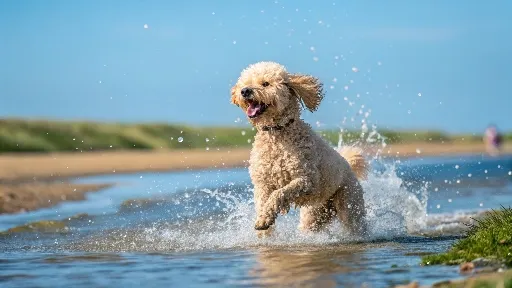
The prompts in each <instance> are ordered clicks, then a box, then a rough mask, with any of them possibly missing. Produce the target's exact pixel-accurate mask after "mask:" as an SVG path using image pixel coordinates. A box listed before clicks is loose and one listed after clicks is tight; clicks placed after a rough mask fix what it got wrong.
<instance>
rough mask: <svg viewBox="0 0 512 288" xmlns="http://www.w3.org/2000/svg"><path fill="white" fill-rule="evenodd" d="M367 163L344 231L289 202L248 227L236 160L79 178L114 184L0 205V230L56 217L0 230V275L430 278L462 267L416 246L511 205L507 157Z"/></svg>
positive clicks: (309, 282) (226, 280)
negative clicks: (302, 220) (5, 211)
mask: <svg viewBox="0 0 512 288" xmlns="http://www.w3.org/2000/svg"><path fill="white" fill-rule="evenodd" d="M373 167H374V171H373V173H372V174H371V176H370V178H369V179H368V180H367V181H365V182H364V183H363V186H364V188H365V201H366V206H367V214H368V217H367V218H368V219H367V220H368V222H369V224H370V227H371V228H370V230H371V233H370V234H371V235H370V237H368V238H365V239H356V238H350V237H348V236H346V233H344V231H343V228H342V227H341V226H340V225H339V224H338V223H334V224H333V225H331V226H330V227H329V228H328V230H327V231H324V232H321V233H318V234H314V235H305V234H301V233H300V232H298V231H297V229H296V226H297V224H298V216H297V211H291V213H290V214H288V215H286V216H280V217H279V218H278V220H277V225H276V229H275V231H274V232H275V233H274V234H273V235H272V236H271V237H270V238H265V239H259V238H257V237H256V236H255V233H254V230H253V221H254V217H255V215H254V211H253V210H254V208H253V202H252V198H251V193H252V190H251V185H250V181H249V177H248V174H247V171H246V170H244V169H235V170H218V171H193V172H182V173H146V174H132V175H109V176H101V177H90V178H86V179H78V180H77V181H80V182H116V183H120V185H118V186H115V187H112V188H109V189H107V190H105V191H102V192H99V193H92V194H89V196H88V199H87V201H83V202H76V203H64V204H61V205H59V206H56V207H52V208H49V209H42V210H39V211H35V212H30V213H25V214H19V215H4V216H0V230H6V229H8V228H12V227H15V226H18V225H22V224H25V223H27V222H32V221H38V220H62V222H58V223H60V225H58V227H56V228H57V229H52V228H50V229H49V230H47V231H34V229H32V230H31V229H28V232H24V233H11V234H9V235H0V286H1V287H91V286H109V287H112V286H115V287H118V286H119V287H128V286H140V285H145V286H148V287H160V286H178V287H181V286H186V287H202V286H204V287H206V286H208V287H212V286H266V285H269V286H297V285H305V286H322V287H323V286H326V287H330V286H344V287H351V286H355V287H360V286H361V285H362V284H366V287H388V286H392V285H394V284H400V283H405V282H407V281H412V280H417V281H419V282H420V284H431V283H433V282H436V281H439V280H444V279H447V278H458V277H460V275H459V274H458V269H457V267H447V266H434V267H430V266H429V267H422V266H420V265H419V263H420V255H422V254H424V253H432V252H439V251H443V250H445V249H447V248H448V247H449V246H450V245H451V244H452V243H453V241H455V239H457V237H458V236H460V235H461V233H463V231H464V228H465V226H464V225H463V224H462V223H469V221H471V219H470V218H469V217H470V216H474V215H475V214H476V213H478V212H480V211H485V210H487V209H491V208H499V207H500V205H505V206H508V205H511V204H512V175H510V174H512V172H510V171H512V157H510V156H504V157H500V158H487V157H482V156H460V157H451V158H446V157H445V158H425V159H414V160H402V161H401V162H376V163H373ZM128 199H132V200H131V201H129V202H124V201H125V200H128ZM141 199H142V200H141ZM78 213H87V215H82V216H81V217H72V216H73V215H76V214H78ZM54 228H55V227H54Z"/></svg>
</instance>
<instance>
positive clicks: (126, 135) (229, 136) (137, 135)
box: [0, 119, 512, 153]
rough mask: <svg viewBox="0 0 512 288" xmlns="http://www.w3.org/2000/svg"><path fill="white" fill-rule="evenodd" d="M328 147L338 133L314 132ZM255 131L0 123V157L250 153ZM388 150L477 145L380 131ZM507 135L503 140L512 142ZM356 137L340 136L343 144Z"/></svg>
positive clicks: (469, 138) (435, 135)
mask: <svg viewBox="0 0 512 288" xmlns="http://www.w3.org/2000/svg"><path fill="white" fill-rule="evenodd" d="M318 132H319V133H320V134H321V135H322V136H324V138H325V139H327V140H329V141H330V142H332V143H333V144H335V143H337V141H338V131H334V130H332V131H318ZM254 133H255V131H253V130H252V129H251V128H250V127H247V128H234V127H233V128H230V127H191V126H186V125H175V124H163V123H153V124H120V123H99V122H70V121H47V120H20V119H0V153H2V152H4V153H5V152H56V151H101V150H127V149H160V148H165V149H191V148H203V149H204V148H206V147H209V148H216V147H239V148H243V147H249V146H250V141H252V139H253V136H254ZM380 133H381V135H382V136H384V137H385V138H386V142H387V143H388V144H393V143H407V142H441V141H445V142H449V141H454V140H460V139H462V138H464V141H466V142H475V141H481V136H480V135H476V136H475V135H448V134H445V133H443V132H440V131H380ZM511 136H512V135H508V137H507V138H508V139H512V137H511ZM359 137H360V132H358V131H357V132H355V131H353V132H350V131H348V132H346V133H344V140H345V141H349V142H350V141H353V140H355V139H358V138H359Z"/></svg>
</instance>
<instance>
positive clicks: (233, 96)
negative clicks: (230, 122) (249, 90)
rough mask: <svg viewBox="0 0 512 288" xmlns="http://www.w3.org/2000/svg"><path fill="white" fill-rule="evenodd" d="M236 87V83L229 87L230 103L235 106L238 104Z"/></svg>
mask: <svg viewBox="0 0 512 288" xmlns="http://www.w3.org/2000/svg"><path fill="white" fill-rule="evenodd" d="M237 94H238V89H237V88H236V85H234V86H233V87H231V104H234V105H236V106H240V103H238V95H237Z"/></svg>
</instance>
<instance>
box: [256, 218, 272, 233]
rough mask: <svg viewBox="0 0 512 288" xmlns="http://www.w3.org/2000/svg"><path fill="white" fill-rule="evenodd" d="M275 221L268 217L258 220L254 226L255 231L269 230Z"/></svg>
mask: <svg viewBox="0 0 512 288" xmlns="http://www.w3.org/2000/svg"><path fill="white" fill-rule="evenodd" d="M274 221H275V219H274V218H270V217H266V218H258V219H257V220H256V224H254V229H256V230H267V229H268V228H270V225H272V224H274Z"/></svg>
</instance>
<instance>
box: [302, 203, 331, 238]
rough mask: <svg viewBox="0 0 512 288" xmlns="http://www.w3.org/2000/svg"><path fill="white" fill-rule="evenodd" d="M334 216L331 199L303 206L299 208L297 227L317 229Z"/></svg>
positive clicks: (307, 229) (309, 229) (303, 229)
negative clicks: (314, 204) (316, 204)
mask: <svg viewBox="0 0 512 288" xmlns="http://www.w3.org/2000/svg"><path fill="white" fill-rule="evenodd" d="M334 216H336V210H335V207H334V202H333V199H329V200H328V201H327V202H326V203H325V204H323V205H320V206H303V207H301V208H300V224H299V229H300V230H302V231H313V232H316V231H319V230H321V229H322V228H324V227H325V226H326V225H327V224H329V223H330V222H331V221H332V219H333V218H334Z"/></svg>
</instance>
